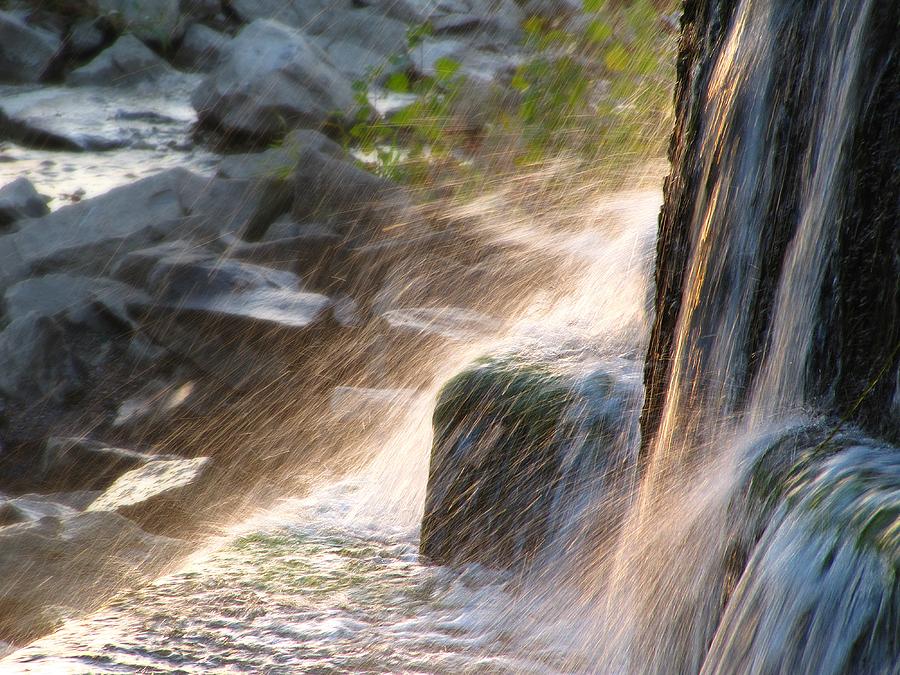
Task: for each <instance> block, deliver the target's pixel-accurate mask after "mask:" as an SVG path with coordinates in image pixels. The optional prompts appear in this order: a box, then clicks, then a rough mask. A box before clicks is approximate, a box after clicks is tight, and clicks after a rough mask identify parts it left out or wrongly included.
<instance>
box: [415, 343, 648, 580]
mask: <svg viewBox="0 0 900 675" xmlns="http://www.w3.org/2000/svg"><path fill="white" fill-rule="evenodd" d="M639 372H640V371H639V370H638V368H637V365H636V364H634V363H631V362H615V361H613V362H599V363H598V362H592V361H588V362H581V363H579V364H578V365H577V367H573V365H572V363H571V362H569V364H568V366H567V365H566V363H565V362H559V363H555V362H553V361H549V360H537V361H535V360H534V359H533V358H532V357H523V356H521V355H516V354H508V355H500V356H497V357H494V358H491V359H486V360H482V361H477V362H475V363H474V364H473V365H472V366H470V367H469V368H467V369H466V370H464V371H463V372H462V373H460V374H459V375H457V376H456V377H454V378H453V379H452V380H451V381H450V382H448V383H447V384H446V385H445V386H444V388H443V390H442V391H441V393H440V395H439V398H438V402H437V406H436V408H435V412H434V445H433V448H432V454H431V465H430V468H429V475H428V488H427V495H426V502H425V514H424V516H423V519H422V543H421V550H422V553H423V554H425V555H427V556H429V557H430V558H431V559H433V560H435V561H436V562H440V563H468V562H479V563H482V564H485V565H489V566H495V567H507V568H522V567H526V566H528V565H530V564H531V563H533V562H534V560H535V559H537V558H539V557H540V555H541V554H542V553H545V552H547V551H548V549H549V548H550V547H551V546H553V545H559V546H564V545H565V544H566V543H572V541H574V539H576V538H577V537H579V536H590V537H592V541H594V542H600V541H603V540H604V539H606V538H608V537H611V536H613V535H614V533H615V532H616V528H617V527H618V523H619V521H620V519H621V517H622V515H623V508H624V503H625V501H626V497H627V490H628V488H629V487H630V485H631V483H630V480H631V479H632V478H633V475H634V470H635V467H636V463H635V456H636V452H637V447H636V445H637V443H636V440H637V439H636V429H637V411H638V410H639V406H640V394H641V390H640V385H639V382H640V380H639V377H640V376H639ZM585 507H587V508H589V511H588V512H586V513H581V514H580V513H579V509H581V508H585ZM597 509H602V512H603V513H604V517H603V518H602V519H597V518H596V514H597V513H598V512H599V511H598V510H597ZM586 533H589V535H588V534H586Z"/></svg>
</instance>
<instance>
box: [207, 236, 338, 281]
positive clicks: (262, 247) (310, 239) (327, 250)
mask: <svg viewBox="0 0 900 675" xmlns="http://www.w3.org/2000/svg"><path fill="white" fill-rule="evenodd" d="M341 242H342V238H341V237H340V236H339V235H338V234H337V233H336V232H334V231H333V230H329V229H328V228H312V229H307V230H305V231H301V230H300V229H299V228H298V230H297V234H295V235H294V236H291V237H286V238H284V239H270V240H268V241H265V242H259V243H250V242H245V241H241V240H239V239H235V240H234V241H233V242H232V243H231V244H230V245H229V246H228V248H227V249H226V250H225V254H226V255H227V256H228V257H229V258H233V259H235V260H240V261H243V262H249V263H254V264H257V265H266V266H267V267H273V268H276V269H283V270H287V271H289V272H294V273H296V274H298V275H300V276H301V277H304V276H305V274H306V273H307V272H308V273H310V275H314V274H315V273H316V272H317V271H318V270H319V269H321V268H322V267H324V266H326V265H327V264H328V261H329V259H330V257H331V256H333V255H334V254H335V252H336V250H337V249H338V248H339V247H340V244H341Z"/></svg>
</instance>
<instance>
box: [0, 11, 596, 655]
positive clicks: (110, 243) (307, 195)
mask: <svg viewBox="0 0 900 675" xmlns="http://www.w3.org/2000/svg"><path fill="white" fill-rule="evenodd" d="M535 17H539V18H541V20H543V21H551V22H570V23H571V22H574V24H577V23H578V22H579V21H581V22H582V23H584V22H585V15H584V12H583V11H582V8H581V6H580V4H578V3H571V2H568V1H566V0H550V1H549V2H548V1H547V0H531V1H530V2H528V3H525V4H517V3H516V2H513V0H440V1H438V2H435V1H433V0H403V1H401V2H396V1H391V2H380V1H379V0H365V1H362V2H359V1H354V2H350V0H339V1H337V2H331V1H325V0H322V1H319V2H309V1H308V0H296V1H293V2H291V1H281V0H279V1H278V2H257V1H255V0H254V1H253V2H244V1H243V0H223V1H222V2H219V1H218V0H181V1H180V2H179V0H92V1H91V2H84V3H82V2H65V1H63V2H39V1H37V0H34V1H30V2H26V1H21V2H19V1H17V0H8V1H7V2H0V298H2V302H0V539H2V546H0V551H2V553H0V615H2V617H3V618H2V621H0V640H12V641H14V642H21V641H23V640H27V639H29V638H32V637H34V636H36V635H39V634H41V633H43V632H46V631H48V630H50V629H51V628H52V627H53V626H54V625H56V624H57V623H58V622H59V621H60V620H61V619H62V618H64V617H66V616H68V615H71V614H72V613H73V612H78V611H82V610H84V609H87V608H89V607H91V606H94V605H96V604H97V603H100V602H102V601H103V600H104V598H106V597H108V595H109V593H111V592H114V590H115V589H116V588H118V587H120V586H121V585H122V584H124V583H129V584H130V583H141V582H142V581H144V580H147V579H151V578H153V577H154V575H156V574H158V573H160V572H161V571H162V570H164V569H166V568H167V567H169V566H171V565H172V564H174V563H175V562H176V561H177V560H178V559H179V558H180V556H182V555H183V554H184V553H185V552H187V551H189V550H191V549H192V548H193V547H195V546H196V542H197V541H198V540H200V539H202V535H203V534H205V533H208V532H210V531H214V530H215V528H216V527H217V526H218V525H221V524H224V523H227V522H229V520H230V519H232V518H233V517H234V515H235V514H237V513H240V512H242V510H243V509H245V508H247V507H248V505H259V504H260V503H262V502H264V501H265V500H267V499H272V498H275V497H277V496H278V495H279V494H281V493H282V492H283V491H284V490H287V489H290V488H294V489H296V486H297V484H298V482H302V477H303V475H304V472H308V471H310V470H312V469H310V468H309V467H315V471H317V472H325V473H328V472H332V473H339V472H342V471H345V470H347V468H349V467H350V466H352V465H353V458H352V457H348V456H347V453H346V452H343V453H341V452H339V449H341V448H346V447H347V446H348V443H347V439H348V438H350V437H354V438H358V437H361V436H364V435H365V434H367V433H369V432H370V430H371V428H372V426H373V424H376V423H377V421H378V420H379V419H380V417H381V416H380V413H379V410H381V409H382V408H383V406H384V401H385V400H393V398H395V397H396V396H400V395H403V393H404V392H408V391H410V390H413V389H416V388H421V387H424V386H427V385H428V384H430V381H431V378H432V377H433V376H434V373H433V372H432V370H431V367H432V365H431V363H430V362H429V361H428V360H427V359H424V358H422V355H423V354H426V353H427V352H428V351H429V350H433V349H435V348H438V347H440V345H442V344H448V343H465V342H466V341H470V340H473V339H476V338H478V337H479V336H483V335H487V334H491V333H492V332H493V331H496V330H498V328H499V326H500V325H501V323H502V321H501V320H500V319H498V318H497V317H499V316H504V314H503V312H508V311H509V309H510V308H511V307H516V306H521V305H523V304H527V303H528V301H529V297H531V296H530V294H531V293H536V292H538V291H539V290H540V289H542V288H543V289H545V290H547V289H554V288H555V286H556V284H557V282H558V280H559V279H560V278H562V276H563V274H564V268H565V264H564V262H565V260H566V259H567V255H568V254H567V253H566V252H565V251H557V252H550V251H542V250H540V248H539V247H538V248H535V249H534V250H529V246H534V244H528V243H527V242H525V241H524V240H523V239H522V238H516V237H511V236H508V233H507V235H505V236H503V237H498V236H495V235H496V232H492V230H491V228H490V227H489V226H488V224H487V220H489V217H490V215H491V209H492V208H497V205H493V206H492V205H490V204H485V205H483V207H482V208H481V209H479V210H478V211H477V212H475V211H473V210H471V209H455V210H454V209H452V208H446V207H447V204H446V203H445V204H443V205H442V208H441V209H435V208H434V207H433V206H430V205H429V204H428V203H427V202H425V201H424V200H423V199H422V198H421V195H420V193H419V192H416V191H412V190H410V189H409V187H408V186H404V185H401V184H399V183H396V182H394V181H392V180H389V179H388V178H385V177H384V175H383V172H382V175H376V173H373V172H371V171H369V170H367V169H366V168H364V165H363V163H361V162H360V161H359V156H360V154H359V153H358V152H357V153H356V154H354V147H353V144H352V142H348V139H352V138H353V136H352V134H350V133H349V132H350V128H351V127H352V126H353V125H358V124H359V123H360V120H361V119H363V118H361V117H360V109H361V106H363V107H365V110H366V111H370V112H367V113H366V114H372V115H376V116H377V115H378V114H379V112H378V110H379V109H381V110H389V109H393V110H396V109H398V106H399V107H402V106H403V105H408V104H409V103H410V102H411V101H415V99H416V96H417V94H416V93H415V92H412V91H411V92H408V93H406V94H402V95H400V94H397V92H396V91H395V90H396V87H391V86H389V79H390V78H391V76H393V75H397V74H402V76H403V78H405V79H404V80H403V81H415V80H416V79H417V78H429V77H435V76H436V75H437V74H438V73H439V72H440V71H441V69H446V68H447V67H448V64H453V69H454V72H455V71H456V70H459V72H461V73H463V74H465V75H466V77H467V78H468V80H469V85H470V89H469V90H467V91H470V92H471V94H472V96H475V95H476V93H477V91H478V90H479V88H480V89H481V90H483V91H488V90H489V89H490V88H491V87H501V88H505V90H507V91H513V89H514V88H513V87H512V85H513V84H514V82H513V80H514V77H515V72H516V68H517V67H518V66H519V65H520V64H522V63H524V62H526V61H527V58H528V50H527V48H526V47H525V46H524V37H525V30H524V28H523V26H524V25H525V24H526V23H527V21H528V20H529V18H532V19H533V18H535ZM574 24H573V25H574ZM553 25H556V24H555V23H554V24H553ZM363 81H364V82H365V83H366V84H365V87H364V89H363V88H361V86H360V83H361V82H363ZM473 100H478V99H477V96H475V98H474V99H473ZM474 107H475V106H470V112H471V109H472V108H474ZM503 208H506V206H504V207H503ZM507 216H508V217H514V214H511V213H507ZM540 216H541V214H540V213H538V212H534V213H531V214H530V217H531V218H533V219H537V218H539V217H540ZM435 271H439V272H438V273H436V272H435ZM526 281H527V283H525V282H526ZM526 287H527V288H528V292H527V293H525V292H524V289H525V288H526ZM348 420H349V421H348ZM373 420H375V422H373ZM189 542H190V543H189ZM23 570H27V572H26V571H23ZM38 588H40V589H41V590H40V592H37V591H36V590H35V589H38Z"/></svg>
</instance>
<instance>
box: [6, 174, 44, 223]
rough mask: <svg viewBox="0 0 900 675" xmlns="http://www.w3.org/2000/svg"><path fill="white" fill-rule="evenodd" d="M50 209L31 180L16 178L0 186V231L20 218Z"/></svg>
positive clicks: (39, 214) (35, 215) (36, 216)
mask: <svg viewBox="0 0 900 675" xmlns="http://www.w3.org/2000/svg"><path fill="white" fill-rule="evenodd" d="M49 211H50V209H48V208H47V202H46V201H44V198H43V197H41V195H40V194H38V191H37V190H35V189H34V185H32V184H31V181H30V180H28V179H27V178H25V177H24V176H23V177H21V178H16V179H15V180H14V181H13V182H11V183H7V184H6V185H4V186H3V187H0V231H2V230H3V229H4V228H6V227H9V226H10V225H11V224H13V223H14V222H15V221H17V220H21V219H22V218H39V217H41V216H43V215H46V214H47V213H48V212H49Z"/></svg>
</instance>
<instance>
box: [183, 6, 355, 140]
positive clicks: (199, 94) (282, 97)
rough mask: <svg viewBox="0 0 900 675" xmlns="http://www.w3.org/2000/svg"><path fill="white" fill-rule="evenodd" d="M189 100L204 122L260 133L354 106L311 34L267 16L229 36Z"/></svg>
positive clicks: (311, 122)
mask: <svg viewBox="0 0 900 675" xmlns="http://www.w3.org/2000/svg"><path fill="white" fill-rule="evenodd" d="M191 102H192V103H193V105H194V108H195V109H196V111H197V114H198V116H199V118H200V120H201V122H203V123H205V124H206V125H208V126H211V127H213V128H216V129H218V130H220V131H222V132H223V133H226V134H228V133H235V134H239V135H243V136H248V137H254V138H264V139H266V138H276V137H280V136H283V135H284V134H285V133H286V132H287V131H289V130H290V129H292V128H294V127H298V126H310V127H320V126H322V125H324V124H325V123H326V122H328V121H329V120H333V119H340V118H342V117H344V116H345V115H346V114H347V113H349V112H350V111H351V110H352V109H353V108H354V106H355V102H354V97H353V90H352V88H351V84H350V81H349V80H348V79H347V77H346V76H345V75H343V74H342V73H341V72H340V71H339V70H338V69H337V68H336V67H335V66H334V64H333V63H332V62H331V60H330V59H329V57H328V55H327V54H326V53H325V52H324V51H322V50H321V49H320V48H319V47H318V46H316V44H315V43H314V41H313V39H312V38H310V37H309V36H307V35H305V34H304V33H301V32H298V31H295V30H291V29H289V28H286V27H285V26H282V25H280V24H278V23H275V22H273V21H269V20H257V21H254V22H253V23H251V24H250V25H248V26H246V27H245V28H244V29H243V30H242V31H241V32H240V33H239V34H238V35H237V37H235V39H234V40H233V41H232V42H231V43H230V44H229V46H228V48H227V49H226V52H225V58H224V61H223V62H222V64H221V65H219V66H218V67H217V68H216V69H215V70H214V71H213V73H212V74H211V75H210V76H209V77H208V78H207V79H205V80H204V81H203V83H201V85H200V86H199V87H198V88H197V89H196V90H195V92H194V95H193V96H192V98H191Z"/></svg>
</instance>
